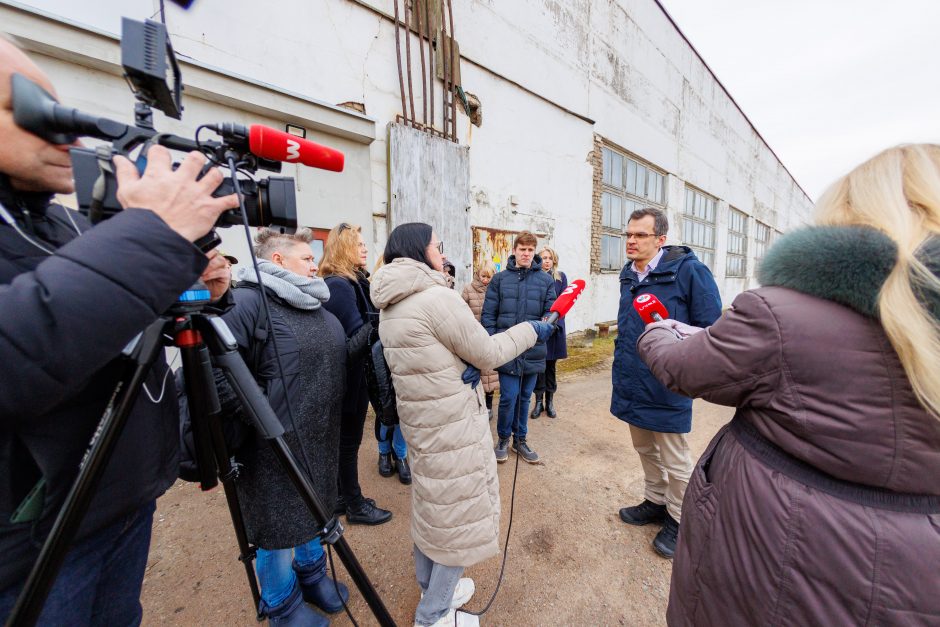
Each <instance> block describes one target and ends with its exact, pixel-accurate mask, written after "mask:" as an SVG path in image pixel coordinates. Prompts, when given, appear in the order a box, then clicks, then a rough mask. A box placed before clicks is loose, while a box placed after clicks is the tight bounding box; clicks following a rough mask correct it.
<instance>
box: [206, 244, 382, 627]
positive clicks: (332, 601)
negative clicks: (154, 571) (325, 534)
mask: <svg viewBox="0 0 940 627" xmlns="http://www.w3.org/2000/svg"><path fill="white" fill-rule="evenodd" d="M312 239H313V234H312V233H311V232H310V229H300V230H299V231H297V232H296V233H294V234H293V235H282V234H280V233H279V232H277V231H275V230H272V229H260V230H259V231H258V234H257V235H256V237H255V242H256V255H257V257H258V270H259V271H260V274H257V273H256V272H255V269H254V267H252V266H250V265H249V266H245V267H242V268H240V269H239V271H238V275H237V278H238V285H239V287H237V288H235V289H234V290H232V295H233V299H234V302H235V306H234V307H233V308H232V309H231V310H229V311H228V312H226V313H225V314H223V316H222V319H223V320H224V321H225V322H226V323H227V324H228V326H229V328H230V329H231V331H232V334H233V335H234V336H235V339H236V341H237V342H238V348H239V352H240V353H241V355H242V357H243V358H244V359H245V363H246V364H248V368H249V369H250V370H251V371H252V374H253V375H254V376H255V379H256V380H257V381H258V383H259V384H260V386H261V388H262V390H264V393H265V396H266V397H267V399H268V401H269V402H270V403H271V408H272V409H273V410H274V412H275V414H277V417H278V418H279V419H280V421H281V424H282V425H283V426H284V429H285V435H284V439H285V441H286V442H287V444H288V445H289V446H290V448H291V450H292V451H293V452H294V454H295V456H296V457H297V459H298V461H299V463H300V465H301V466H302V467H303V469H304V470H305V471H306V472H307V474H308V476H309V478H310V481H311V482H312V484H313V487H314V489H315V490H316V492H317V494H318V496H319V497H320V498H321V499H322V500H323V502H324V503H325V504H327V506H328V507H332V506H333V504H334V503H335V502H336V474H337V457H338V450H339V429H340V409H341V404H342V400H343V392H344V388H345V384H346V380H345V379H346V377H345V366H346V351H347V342H346V334H345V333H344V331H343V327H342V325H341V324H340V323H339V320H337V319H336V317H335V316H334V315H333V314H331V313H330V312H329V311H328V310H327V309H326V308H325V307H323V306H322V305H323V304H324V303H325V302H326V301H327V300H328V299H330V292H329V289H328V288H327V286H326V283H325V282H324V281H323V279H320V278H318V277H316V276H315V272H316V264H315V263H314V259H313V250H312V249H311V248H310V242H311V240H312ZM262 286H263V289H264V290H265V294H266V295H267V298H268V305H269V311H270V314H271V317H270V325H268V324H267V319H266V317H265V314H264V313H263V311H264V310H263V304H262V302H261V291H260V290H261V289H262ZM269 326H270V328H271V330H272V332H273V336H271V335H270V334H269V333H268V327H269ZM363 333H366V332H365V331H364V332H363ZM358 343H359V345H360V346H361V348H360V349H359V351H358V352H359V353H360V354H361V353H362V352H364V348H365V347H366V343H365V342H364V341H361V338H359V340H358ZM275 344H276V346H275ZM279 359H280V363H278V360H279ZM282 376H283V378H282ZM227 387H228V385H227V383H225V382H224V379H223V380H222V381H221V382H220V399H224V398H230V397H231V396H232V394H231V393H229V391H228V390H227V389H226V388H227ZM235 407H236V411H234V412H231V413H230V414H229V416H230V417H235V416H236V415H237V411H238V409H240V405H238V404H237V403H236V404H235ZM223 413H228V412H227V411H226V410H223ZM236 459H237V461H238V462H239V464H240V468H241V472H240V474H239V478H238V481H237V482H236V483H235V485H236V487H237V488H238V495H239V501H240V502H241V505H242V513H243V514H244V520H245V527H246V530H247V532H248V539H249V541H250V542H252V543H253V544H255V545H256V546H258V547H259V548H258V559H257V563H256V570H257V573H258V581H259V583H260V585H261V607H260V608H259V612H260V613H261V614H263V615H265V616H267V617H268V620H269V621H270V622H271V624H272V625H285V624H292V625H293V624H303V625H328V624H329V620H327V619H326V618H324V617H323V616H320V615H319V614H317V613H316V612H314V611H313V610H312V609H310V608H309V607H307V606H306V605H304V604H303V602H302V601H303V600H306V601H307V602H309V603H312V604H314V605H316V606H317V607H319V608H320V609H321V610H323V611H325V612H328V613H332V612H338V611H340V610H342V609H343V603H344V602H345V601H346V600H347V599H348V598H349V593H348V590H347V589H346V586H345V585H343V584H342V583H339V582H336V584H335V585H336V586H337V587H338V588H339V594H337V591H336V588H335V587H334V582H333V581H332V580H331V579H330V578H329V577H328V576H327V568H326V555H325V554H324V553H323V548H322V546H321V545H320V538H319V535H318V532H319V527H318V525H317V523H316V521H315V520H314V519H313V516H312V515H311V514H310V512H309V510H308V509H307V507H306V505H305V504H304V502H303V500H302V499H301V497H300V495H299V494H298V493H297V490H296V489H295V488H294V486H293V484H292V482H291V480H290V478H289V477H288V476H287V473H286V472H285V471H284V470H283V468H282V467H281V466H280V464H279V463H278V461H277V458H276V457H275V454H274V451H273V450H272V449H271V447H270V445H269V444H268V442H267V441H266V440H264V439H262V438H261V437H260V436H259V435H257V434H253V439H252V441H251V442H249V443H247V444H245V445H243V446H241V447H240V448H239V450H238V453H237V455H236ZM341 597H342V598H341Z"/></svg>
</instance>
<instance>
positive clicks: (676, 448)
mask: <svg viewBox="0 0 940 627" xmlns="http://www.w3.org/2000/svg"><path fill="white" fill-rule="evenodd" d="M630 436H631V437H632V438H633V448H635V449H636V452H637V453H639V455H640V463H641V464H642V465H643V474H644V478H645V481H646V489H645V490H644V493H643V497H644V498H646V499H649V500H650V501H652V502H653V503H656V504H657V505H663V504H665V505H666V511H667V512H669V515H670V516H672V517H673V518H674V519H675V520H676V522H680V518H681V516H682V497H683V496H685V489H686V487H687V486H688V485H689V477H690V476H691V475H692V468H693V465H694V462H693V460H692V455H691V452H690V451H689V444H688V442H687V441H686V439H685V436H686V434H684V433H659V432H658V431H647V430H646V429H641V428H639V427H635V426H633V425H630Z"/></svg>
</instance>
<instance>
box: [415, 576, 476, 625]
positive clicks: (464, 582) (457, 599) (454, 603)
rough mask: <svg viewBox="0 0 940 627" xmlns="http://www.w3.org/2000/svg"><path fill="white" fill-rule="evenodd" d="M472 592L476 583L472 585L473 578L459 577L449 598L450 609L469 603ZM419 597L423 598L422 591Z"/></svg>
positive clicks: (474, 590)
mask: <svg viewBox="0 0 940 627" xmlns="http://www.w3.org/2000/svg"><path fill="white" fill-rule="evenodd" d="M474 592H476V585H474V583H473V579H470V578H469V577H461V578H460V580H459V581H458V582H457V587H456V588H454V598H452V599H451V600H450V609H452V610H456V609H457V608H459V607H463V606H464V605H466V604H467V603H469V602H470V599H472V598H473V593H474ZM421 598H422V599H423V598H424V593H423V592H422V593H421ZM445 616H447V615H445ZM477 622H479V621H477Z"/></svg>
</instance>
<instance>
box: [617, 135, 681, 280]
mask: <svg viewBox="0 0 940 627" xmlns="http://www.w3.org/2000/svg"><path fill="white" fill-rule="evenodd" d="M602 160H603V167H604V171H603V190H602V192H601V208H602V210H603V211H602V213H603V215H602V218H601V269H603V270H620V268H622V267H623V264H624V263H626V256H625V253H624V248H625V242H624V240H623V233H624V231H626V230H627V221H628V220H629V219H630V214H631V213H633V212H634V211H635V210H637V209H642V208H643V207H658V208H660V209H664V208H665V207H664V206H665V204H666V175H665V174H664V173H663V172H660V171H658V170H654V169H653V168H652V167H650V166H648V165H646V164H644V163H641V162H640V161H637V160H635V159H633V158H631V157H629V156H627V155H624V154H622V153H619V152H617V151H616V150H613V149H611V148H607V147H606V146H605V147H604V148H603V149H602Z"/></svg>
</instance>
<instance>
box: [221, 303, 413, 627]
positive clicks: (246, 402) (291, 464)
mask: <svg viewBox="0 0 940 627" xmlns="http://www.w3.org/2000/svg"><path fill="white" fill-rule="evenodd" d="M207 321H208V322H209V324H207V325H205V326H206V328H205V329H203V335H204V337H205V340H206V343H207V344H208V345H209V349H210V350H211V351H212V354H213V357H214V359H215V364H216V365H217V366H219V367H220V368H222V370H223V371H224V372H225V375H226V378H228V381H229V383H230V384H231V386H232V389H233V390H234V391H235V394H236V395H237V396H238V398H239V400H240V401H241V402H242V408H243V410H244V412H245V414H246V415H247V416H248V417H249V419H250V420H251V422H252V424H253V425H254V426H255V428H256V429H257V430H258V433H259V434H261V435H262V437H264V439H265V440H267V441H268V442H269V444H270V445H271V447H272V448H273V450H274V454H275V455H276V456H277V458H278V461H279V462H280V464H281V467H282V468H283V469H284V471H285V472H286V473H287V475H288V477H290V479H291V482H292V483H293V484H294V487H295V488H296V489H297V492H298V494H299V495H300V497H301V499H303V501H304V504H305V505H306V506H307V509H308V510H310V513H311V515H312V516H313V519H314V520H315V521H316V523H317V525H319V526H320V528H321V529H323V530H329V531H330V534H329V535H330V538H334V537H335V538H336V539H335V540H333V542H332V543H334V546H335V547H336V554H337V555H339V558H340V559H341V560H342V562H343V565H344V566H346V570H347V572H349V576H350V577H351V578H352V580H353V582H354V583H355V584H356V587H358V588H359V591H360V592H361V593H362V596H363V598H365V601H366V603H368V604H369V608H370V609H371V610H372V613H373V614H374V615H375V618H376V620H378V622H379V624H380V625H383V626H394V625H395V621H394V620H393V619H392V615H391V614H390V613H389V611H388V608H386V607H385V604H384V603H383V602H382V598H381V597H380V596H379V593H378V592H377V591H376V589H375V587H374V586H373V585H372V582H371V581H369V576H368V575H367V574H366V572H365V570H363V568H362V565H361V564H360V563H359V561H358V560H357V559H356V556H355V554H353V552H352V549H351V548H350V547H349V544H348V543H347V542H346V540H345V539H343V538H342V536H341V535H340V534H341V533H342V525H341V524H340V523H339V522H338V521H337V520H336V519H335V518H334V517H333V515H332V512H330V515H329V516H327V513H326V509H325V508H324V507H323V503H322V502H321V501H320V499H319V497H318V496H317V494H316V491H315V490H314V488H313V486H312V485H311V483H310V480H309V479H308V478H307V475H306V473H305V472H304V471H303V469H302V468H301V467H300V465H299V464H298V463H297V458H295V457H294V454H293V453H292V452H291V450H290V447H288V446H287V443H286V442H285V441H284V438H283V437H282V436H283V434H284V427H283V426H282V425H281V422H280V420H279V419H278V417H277V414H275V413H274V410H273V409H271V405H270V404H269V403H268V400H267V398H265V396H264V394H263V393H262V392H261V388H259V387H258V383H257V382H256V381H255V379H254V377H253V376H252V375H251V372H250V371H249V370H248V367H247V366H246V365H245V362H244V361H243V360H242V358H241V355H239V354H238V351H237V350H236V344H235V340H234V338H232V336H231V333H230V332H229V330H228V327H226V326H225V323H224V322H223V321H222V320H221V319H219V318H214V317H213V318H207ZM328 541H329V540H328Z"/></svg>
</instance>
